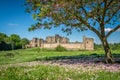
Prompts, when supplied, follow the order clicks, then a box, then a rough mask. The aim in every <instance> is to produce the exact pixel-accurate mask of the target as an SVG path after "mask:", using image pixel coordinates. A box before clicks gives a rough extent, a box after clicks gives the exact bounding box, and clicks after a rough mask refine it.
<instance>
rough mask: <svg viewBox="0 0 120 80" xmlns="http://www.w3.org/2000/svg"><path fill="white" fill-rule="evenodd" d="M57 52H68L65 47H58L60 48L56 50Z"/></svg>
mask: <svg viewBox="0 0 120 80" xmlns="http://www.w3.org/2000/svg"><path fill="white" fill-rule="evenodd" d="M55 50H56V51H59V52H62V51H67V49H66V48H64V47H62V46H60V45H58V46H57V47H56V48H55Z"/></svg>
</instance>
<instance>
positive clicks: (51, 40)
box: [27, 34, 94, 50]
mask: <svg viewBox="0 0 120 80" xmlns="http://www.w3.org/2000/svg"><path fill="white" fill-rule="evenodd" d="M58 45H61V46H63V47H65V48H66V49H68V50H79V49H80V50H94V39H93V38H87V37H85V36H84V37H83V42H69V39H68V38H66V37H62V36H59V35H58V34H56V35H55V36H48V37H46V39H45V40H43V39H38V38H33V39H32V40H31V41H30V43H29V44H28V45H27V47H40V48H48V49H54V48H55V47H57V46H58Z"/></svg>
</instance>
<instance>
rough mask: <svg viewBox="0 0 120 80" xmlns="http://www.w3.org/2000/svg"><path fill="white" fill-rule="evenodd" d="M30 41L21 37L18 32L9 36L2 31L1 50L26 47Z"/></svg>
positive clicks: (0, 35)
mask: <svg viewBox="0 0 120 80" xmlns="http://www.w3.org/2000/svg"><path fill="white" fill-rule="evenodd" d="M28 43H29V40H28V39H27V38H23V39H21V38H20V37H19V35H17V34H12V35H11V36H7V35H6V34H4V33H0V51H3V50H14V49H21V48H22V47H23V48H25V45H26V44H28Z"/></svg>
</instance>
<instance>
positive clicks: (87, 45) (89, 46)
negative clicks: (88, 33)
mask: <svg viewBox="0 0 120 80" xmlns="http://www.w3.org/2000/svg"><path fill="white" fill-rule="evenodd" d="M83 44H84V49H85V50H94V40H93V38H86V37H85V36H83Z"/></svg>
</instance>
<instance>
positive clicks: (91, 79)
mask: <svg viewBox="0 0 120 80" xmlns="http://www.w3.org/2000/svg"><path fill="white" fill-rule="evenodd" d="M112 52H113V54H114V57H120V50H116V51H112ZM94 57H95V58H96V57H104V51H102V50H100V51H64V52H57V51H55V50H46V49H43V50H40V49H39V48H29V49H21V50H14V51H1V52H0V80H120V75H119V74H120V71H119V72H109V71H103V70H98V71H84V70H82V69H70V68H65V67H61V66H53V65H43V64H40V65H37V66H11V67H10V66H6V65H9V64H14V63H23V62H31V61H38V60H43V61H44V60H45V61H46V60H60V59H82V58H84V59H89V58H94Z"/></svg>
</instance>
